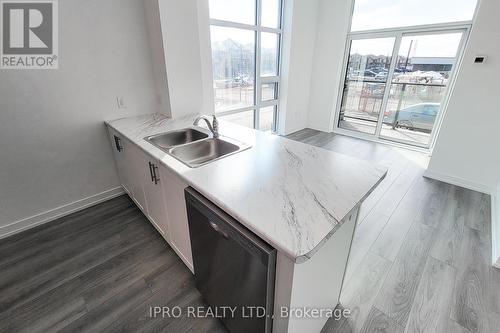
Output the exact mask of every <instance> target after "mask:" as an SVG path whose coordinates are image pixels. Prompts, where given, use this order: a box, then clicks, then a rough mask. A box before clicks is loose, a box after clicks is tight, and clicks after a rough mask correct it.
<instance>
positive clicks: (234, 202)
mask: <svg viewBox="0 0 500 333" xmlns="http://www.w3.org/2000/svg"><path fill="white" fill-rule="evenodd" d="M195 117H196V115H192V116H186V117H183V118H179V119H170V118H167V117H166V116H165V115H162V114H147V115H143V116H136V117H130V118H122V119H117V120H112V121H107V122H106V123H107V124H108V126H110V127H112V128H113V129H115V130H116V131H117V132H119V133H120V134H122V135H123V136H124V137H126V138H128V139H129V140H130V141H132V142H134V143H136V144H137V145H138V146H139V147H140V148H142V149H143V150H144V151H146V152H147V153H148V154H150V155H151V156H152V157H154V158H156V159H158V160H159V161H160V162H161V163H162V164H164V165H165V166H166V167H167V168H169V169H170V170H172V171H173V172H174V173H176V174H177V175H179V176H180V177H181V178H182V179H183V180H184V181H186V182H187V183H188V184H189V185H190V186H192V187H193V188H195V189H196V190H197V191H198V192H200V193H202V194H203V195H204V196H205V197H207V198H208V199H209V200H211V201H212V202H214V203H215V204H216V205H218V206H219V207H220V208H222V209H223V210H225V211H226V212H227V213H228V214H229V215H231V216H233V217H234V218H235V219H236V220H238V221H239V222H240V223H242V224H243V225H245V226H246V227H247V228H249V229H250V230H252V231H253V232H254V233H255V234H257V235H258V236H260V237H261V238H262V239H264V240H265V241H267V242H268V243H269V244H270V245H271V246H273V247H275V248H276V249H277V250H278V251H282V252H283V253H285V254H286V255H288V256H289V257H291V258H292V259H293V260H295V262H297V263H300V262H303V261H305V260H307V259H308V258H310V257H311V256H312V255H313V254H314V253H315V252H316V251H317V250H318V248H319V247H320V246H321V245H322V244H323V243H324V242H325V241H326V240H327V239H328V238H330V237H331V235H332V234H333V233H334V232H335V231H336V230H337V229H338V228H339V227H340V225H341V223H342V220H343V218H344V217H345V216H347V215H348V214H349V213H350V211H351V210H352V209H353V208H355V207H356V206H357V205H358V204H360V203H361V202H362V201H363V200H364V198H365V197H366V196H367V195H368V194H369V193H370V192H371V191H372V190H373V189H374V188H375V186H376V185H377V184H378V183H379V182H380V181H381V180H382V179H383V178H384V176H385V174H386V172H387V169H386V168H384V167H381V166H376V165H372V164H368V163H366V162H364V161H361V160H358V159H355V158H352V157H349V156H345V155H342V154H338V153H334V152H331V151H328V150H325V149H322V148H318V147H314V146H311V145H307V144H304V143H300V142H296V141H292V140H289V139H286V138H283V137H280V136H277V135H272V134H269V133H264V132H261V131H255V130H252V129H247V128H244V127H241V126H237V125H233V124H230V123H228V122H223V121H221V122H220V134H221V136H227V137H229V138H232V139H235V140H238V141H241V142H244V143H247V144H250V145H252V147H251V148H250V149H247V150H244V151H242V152H239V153H237V154H234V155H231V156H227V157H224V158H222V159H220V160H217V161H214V162H212V163H209V164H207V165H204V166H201V167H198V168H189V167H187V166H186V165H184V164H183V163H181V162H180V161H178V160H176V159H175V158H174V157H172V156H170V155H168V154H167V153H165V152H163V151H162V150H160V149H159V148H156V147H155V146H153V145H152V144H150V143H149V142H147V141H145V140H144V138H145V137H146V136H149V135H154V134H158V133H163V132H166V131H169V130H173V129H180V128H184V127H189V126H191V125H192V124H193V120H194V118H195ZM201 123H202V122H200V124H201Z"/></svg>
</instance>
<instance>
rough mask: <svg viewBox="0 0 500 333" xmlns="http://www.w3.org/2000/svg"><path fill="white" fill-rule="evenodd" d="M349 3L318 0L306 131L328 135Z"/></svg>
mask: <svg viewBox="0 0 500 333" xmlns="http://www.w3.org/2000/svg"><path fill="white" fill-rule="evenodd" d="M351 6H352V0H342V1H331V0H320V3H319V15H318V21H317V24H318V26H317V29H316V43H315V49H314V60H313V63H314V66H313V70H312V79H311V93H310V99H309V114H308V127H310V128H313V129H317V130H320V131H325V132H331V131H332V129H333V120H334V118H335V107H336V104H337V98H338V94H339V85H340V81H341V76H342V61H343V58H344V50H345V45H346V36H347V32H348V30H349V25H350V17H351Z"/></svg>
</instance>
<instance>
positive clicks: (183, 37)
mask: <svg viewBox="0 0 500 333" xmlns="http://www.w3.org/2000/svg"><path fill="white" fill-rule="evenodd" d="M158 4H159V10H160V21H161V30H162V37H163V45H164V54H165V64H166V72H167V80H168V91H169V97H170V109H171V115H172V117H173V118H176V117H181V116H183V115H186V114H191V113H195V112H201V113H205V114H212V113H213V109H214V105H213V94H212V89H211V87H212V83H211V82H212V76H211V66H209V67H208V68H207V65H206V64H207V63H206V59H207V58H208V59H210V57H211V55H210V53H208V54H207V52H209V50H210V49H209V48H207V45H208V44H207V43H208V40H207V37H208V6H207V5H206V6H202V4H201V3H200V4H199V0H182V1H179V0H158ZM199 5H200V10H203V12H201V13H199V12H198V7H199ZM202 24H206V26H205V27H202V26H201V25H202ZM200 36H201V37H202V38H203V39H202V40H200ZM202 52H203V53H202ZM202 57H203V59H204V62H202ZM208 71H210V72H208ZM208 89H209V90H208Z"/></svg>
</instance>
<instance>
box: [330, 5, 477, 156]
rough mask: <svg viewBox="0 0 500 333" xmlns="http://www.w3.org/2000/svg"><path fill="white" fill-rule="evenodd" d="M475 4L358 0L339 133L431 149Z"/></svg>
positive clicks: (346, 65) (346, 71)
mask: <svg viewBox="0 0 500 333" xmlns="http://www.w3.org/2000/svg"><path fill="white" fill-rule="evenodd" d="M431 2H432V5H431ZM426 3H428V6H426V5H425V4H426ZM475 4H476V0H459V1H457V0H419V1H407V0H356V2H355V6H354V12H353V18H352V25H351V32H350V33H349V35H348V38H347V39H348V49H347V53H346V57H345V59H346V60H345V76H344V81H343V82H344V84H343V91H342V99H341V103H340V107H339V110H338V112H337V118H336V119H337V121H336V130H337V131H338V132H340V133H344V134H352V135H354V136H360V137H372V138H375V139H377V140H378V139H381V140H390V141H396V142H400V143H406V144H411V145H414V146H420V147H424V148H428V147H430V145H431V143H432V139H433V134H434V133H435V131H436V127H437V126H438V125H439V120H440V118H441V116H442V114H443V108H444V107H443V106H444V104H445V102H446V100H447V95H448V91H449V86H450V83H451V82H452V79H453V74H454V70H455V67H456V63H457V59H459V57H460V52H461V50H462V45H463V43H464V40H465V37H466V35H467V33H468V30H469V28H470V24H471V22H470V20H471V19H472V16H473V13H474V8H475ZM412 8H414V10H412ZM380 17H384V19H383V20H382V19H380ZM417 24H419V25H418V26H415V25H417ZM409 26H411V27H409ZM367 29H370V30H367Z"/></svg>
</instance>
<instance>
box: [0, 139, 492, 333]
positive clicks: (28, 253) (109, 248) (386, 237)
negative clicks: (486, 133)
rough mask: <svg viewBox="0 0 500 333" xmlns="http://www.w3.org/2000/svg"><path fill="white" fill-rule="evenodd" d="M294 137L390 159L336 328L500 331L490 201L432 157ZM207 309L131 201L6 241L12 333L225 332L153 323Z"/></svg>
mask: <svg viewBox="0 0 500 333" xmlns="http://www.w3.org/2000/svg"><path fill="white" fill-rule="evenodd" d="M289 138H291V139H294V140H298V141H303V142H306V143H309V144H313V145H316V146H321V147H324V148H326V149H329V150H332V151H336V152H339V153H343V154H348V155H351V156H355V157H358V158H360V159H364V160H368V161H371V162H375V163H379V164H382V165H385V166H387V167H388V168H389V173H388V175H387V177H386V179H384V180H383V182H382V183H381V184H380V186H379V187H378V188H377V189H376V190H375V191H374V192H373V193H372V194H371V195H370V196H369V197H368V199H367V200H366V202H365V203H364V205H363V207H362V209H361V213H360V218H359V225H358V227H357V230H356V233H355V237H354V243H353V246H352V250H351V255H350V259H349V264H348V270H347V275H346V279H345V283H344V287H343V290H342V294H341V307H343V308H348V309H350V310H351V313H352V315H351V317H349V318H347V319H342V320H339V321H335V320H333V319H330V320H329V321H328V323H327V324H326V326H325V328H324V330H323V331H324V332H403V331H407V332H498V331H500V271H498V270H496V269H494V268H492V267H491V266H490V254H491V230H490V229H491V227H490V198H489V196H486V195H483V194H480V193H478V192H474V191H470V190H465V189H463V188H459V187H456V186H451V185H447V184H444V183H441V182H437V181H432V180H428V179H425V178H423V177H422V173H423V171H424V169H425V167H426V164H427V157H426V156H425V155H423V154H420V153H416V152H411V151H407V150H403V149H398V148H394V147H390V146H385V145H380V144H375V143H371V142H366V141H362V140H358V139H353V138H348V137H345V136H339V135H333V134H327V133H321V132H317V131H313V130H309V129H306V130H303V131H300V132H297V133H294V134H292V135H290V136H289ZM174 305H178V306H181V307H184V308H186V307H187V306H197V305H203V301H202V299H201V296H200V294H199V292H198V291H197V290H196V288H195V286H194V280H193V278H192V276H191V273H190V272H189V270H188V269H187V268H186V267H185V266H184V264H183V263H182V262H181V261H180V259H178V257H177V256H176V254H175V253H174V252H173V251H172V250H171V249H170V248H169V247H168V245H166V243H165V241H164V240H163V239H162V238H161V237H160V236H159V235H158V233H157V232H156V230H155V229H154V228H153V227H151V225H150V223H149V222H148V221H147V220H146V218H145V217H144V216H143V215H142V213H141V212H140V211H139V209H137V208H136V207H135V206H134V204H133V203H132V201H130V199H128V198H127V197H126V196H122V197H119V198H116V199H113V200H110V201H108V202H105V203H102V204H99V205H97V206H94V207H91V208H88V209H86V210H83V211H81V212H78V213H75V214H72V215H70V216H67V217H64V218H61V219H59V220H57V221H54V222H51V223H49V224H46V225H43V226H40V227H38V228H35V229H32V230H29V231H26V232H23V233H21V234H18V235H15V236H12V237H10V238H7V239H3V240H0V332H56V331H63V332H100V331H105V332H224V331H225V330H224V328H223V327H222V325H221V324H220V323H219V322H218V321H217V320H216V319H211V318H196V319H195V318H186V317H185V316H184V317H181V318H151V317H150V315H149V311H150V307H151V306H170V307H172V306H174Z"/></svg>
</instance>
